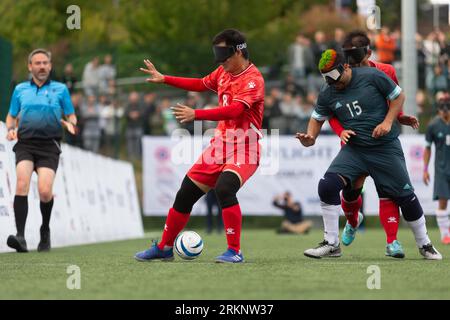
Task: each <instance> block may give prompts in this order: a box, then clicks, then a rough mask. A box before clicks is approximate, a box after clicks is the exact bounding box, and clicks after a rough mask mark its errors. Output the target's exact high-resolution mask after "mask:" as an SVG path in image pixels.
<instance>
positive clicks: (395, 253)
mask: <svg viewBox="0 0 450 320" xmlns="http://www.w3.org/2000/svg"><path fill="white" fill-rule="evenodd" d="M386 256H388V257H393V258H399V259H403V258H404V257H405V253H404V252H403V248H402V245H401V244H400V242H399V241H398V240H394V241H392V243H388V244H387V245H386Z"/></svg>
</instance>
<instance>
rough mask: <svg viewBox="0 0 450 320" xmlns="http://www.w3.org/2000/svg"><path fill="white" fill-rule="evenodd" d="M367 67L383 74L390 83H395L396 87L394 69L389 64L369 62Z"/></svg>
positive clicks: (396, 81)
mask: <svg viewBox="0 0 450 320" xmlns="http://www.w3.org/2000/svg"><path fill="white" fill-rule="evenodd" d="M369 65H370V66H371V67H375V68H377V69H378V70H380V71H382V72H384V73H385V74H386V75H387V76H388V77H389V78H391V79H392V81H394V82H395V84H396V85H398V79H397V74H396V73H395V68H394V67H393V66H392V65H391V64H387V63H382V62H375V61H370V60H369Z"/></svg>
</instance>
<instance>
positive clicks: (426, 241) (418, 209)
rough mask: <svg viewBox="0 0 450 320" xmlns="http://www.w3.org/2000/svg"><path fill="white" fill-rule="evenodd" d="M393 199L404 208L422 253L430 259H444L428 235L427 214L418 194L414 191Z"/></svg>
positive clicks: (405, 215) (404, 215)
mask: <svg viewBox="0 0 450 320" xmlns="http://www.w3.org/2000/svg"><path fill="white" fill-rule="evenodd" d="M393 200H394V201H395V202H396V203H397V204H398V205H399V206H400V208H401V209H402V213H403V217H404V218H405V220H406V221H407V223H408V225H409V227H410V228H411V230H412V232H413V234H414V238H415V239H416V243H417V246H418V248H419V252H420V254H421V255H422V256H423V257H424V258H425V259H428V260H442V255H441V254H440V253H439V251H437V250H436V248H435V247H433V245H432V243H431V241H430V238H429V237H428V232H427V226H426V221H425V216H424V214H423V209H422V206H421V205H420V202H419V199H418V198H417V196H416V195H415V194H414V193H413V194H411V195H409V196H406V197H399V198H394V199H393Z"/></svg>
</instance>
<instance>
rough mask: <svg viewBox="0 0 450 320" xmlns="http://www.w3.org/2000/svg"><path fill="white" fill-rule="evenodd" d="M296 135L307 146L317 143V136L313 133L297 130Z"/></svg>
mask: <svg viewBox="0 0 450 320" xmlns="http://www.w3.org/2000/svg"><path fill="white" fill-rule="evenodd" d="M295 137H296V138H297V139H298V140H299V141H300V143H301V144H302V145H303V146H305V147H310V146H312V145H314V144H315V143H316V138H314V137H313V136H312V135H309V134H306V133H300V132H297V134H296V135H295Z"/></svg>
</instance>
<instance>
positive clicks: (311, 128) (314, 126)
mask: <svg viewBox="0 0 450 320" xmlns="http://www.w3.org/2000/svg"><path fill="white" fill-rule="evenodd" d="M323 123H324V121H318V120H316V119H314V118H311V119H310V120H309V124H308V130H307V133H300V132H297V134H296V135H295V137H296V138H297V139H298V140H299V141H300V143H301V144H302V145H303V146H305V147H310V146H313V145H314V144H315V143H316V138H317V137H318V136H319V133H320V129H321V128H322V125H323Z"/></svg>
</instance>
